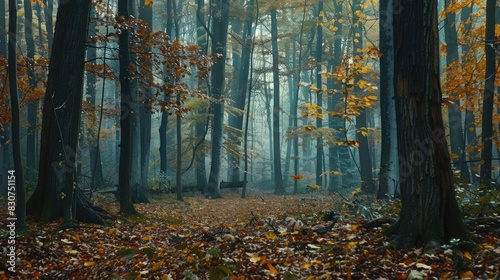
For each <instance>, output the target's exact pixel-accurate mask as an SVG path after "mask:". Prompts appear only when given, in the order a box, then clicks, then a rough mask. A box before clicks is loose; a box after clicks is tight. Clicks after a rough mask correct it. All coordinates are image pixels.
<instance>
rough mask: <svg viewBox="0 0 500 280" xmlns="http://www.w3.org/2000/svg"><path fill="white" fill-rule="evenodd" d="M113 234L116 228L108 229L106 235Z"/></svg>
mask: <svg viewBox="0 0 500 280" xmlns="http://www.w3.org/2000/svg"><path fill="white" fill-rule="evenodd" d="M115 232H116V228H110V229H109V230H108V235H115Z"/></svg>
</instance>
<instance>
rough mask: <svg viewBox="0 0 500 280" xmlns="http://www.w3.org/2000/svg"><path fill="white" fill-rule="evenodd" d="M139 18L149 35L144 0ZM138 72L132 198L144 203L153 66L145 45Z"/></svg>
mask: <svg viewBox="0 0 500 280" xmlns="http://www.w3.org/2000/svg"><path fill="white" fill-rule="evenodd" d="M139 5H140V6H139V19H141V20H143V21H144V22H145V23H147V25H148V26H149V28H147V29H146V30H147V32H148V35H149V36H150V35H151V33H152V29H153V7H152V6H151V5H146V2H145V1H140V3H139ZM139 63H140V70H139V71H140V72H142V75H141V76H142V77H143V79H144V80H145V81H147V83H146V84H144V83H143V84H141V86H140V87H139V94H138V97H139V99H140V101H139V122H140V137H137V138H140V141H141V144H140V150H141V156H140V184H139V186H138V188H137V189H135V190H134V193H135V194H134V195H133V200H134V202H141V203H145V202H148V199H147V197H146V190H147V186H148V175H149V154H150V148H151V115H152V112H151V109H150V107H151V103H152V99H153V98H152V92H151V87H150V85H151V84H153V68H152V66H153V65H152V64H153V62H152V57H151V48H149V47H146V48H145V49H144V50H143V53H142V54H141V56H140V58H139Z"/></svg>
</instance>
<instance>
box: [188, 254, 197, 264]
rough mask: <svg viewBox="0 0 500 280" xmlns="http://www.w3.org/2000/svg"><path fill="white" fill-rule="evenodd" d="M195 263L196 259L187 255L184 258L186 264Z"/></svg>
mask: <svg viewBox="0 0 500 280" xmlns="http://www.w3.org/2000/svg"><path fill="white" fill-rule="evenodd" d="M195 261H196V257H195V256H193V255H189V256H187V257H186V262H187V263H194V262H195Z"/></svg>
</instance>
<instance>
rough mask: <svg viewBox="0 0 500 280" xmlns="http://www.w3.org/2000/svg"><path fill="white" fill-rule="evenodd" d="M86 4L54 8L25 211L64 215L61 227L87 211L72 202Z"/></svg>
mask: <svg viewBox="0 0 500 280" xmlns="http://www.w3.org/2000/svg"><path fill="white" fill-rule="evenodd" d="M90 4H91V1H88V0H85V1H68V2H64V3H62V4H61V5H60V7H59V9H58V12H57V21H56V31H55V33H54V44H53V47H52V55H51V60H50V65H49V76H48V82H47V91H46V94H45V99H44V105H43V119H42V135H41V145H40V162H39V172H38V185H37V188H36V189H35V192H34V194H33V195H32V196H31V198H30V200H29V201H28V210H29V213H30V214H32V215H34V216H35V218H36V220H38V221H40V222H49V221H53V220H56V219H57V218H59V217H61V215H62V216H63V218H64V225H63V226H71V224H72V221H73V219H74V218H75V216H76V215H75V214H76V213H75V211H74V210H75V209H76V210H77V212H78V211H87V210H88V209H85V210H84V208H85V207H86V204H85V203H86V202H87V201H84V200H83V199H82V200H77V201H76V204H75V201H74V199H73V196H74V191H75V189H76V187H77V185H76V177H75V174H76V170H75V168H76V151H77V144H78V135H79V128H80V120H81V103H82V96H83V74H84V64H85V41H86V37H87V27H88V21H89V12H90ZM88 203H90V202H88ZM96 219H97V220H99V221H100V222H101V223H104V221H102V220H101V219H100V218H96Z"/></svg>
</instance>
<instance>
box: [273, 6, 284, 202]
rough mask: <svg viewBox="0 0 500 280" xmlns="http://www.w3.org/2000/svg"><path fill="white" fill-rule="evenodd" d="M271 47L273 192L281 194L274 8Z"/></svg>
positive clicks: (276, 41) (282, 189) (276, 35)
mask: <svg viewBox="0 0 500 280" xmlns="http://www.w3.org/2000/svg"><path fill="white" fill-rule="evenodd" d="M271 45H272V57H273V84H274V88H273V89H274V93H273V153H274V192H275V193H276V194H283V193H285V192H286V190H285V186H284V185H283V175H282V173H281V144H280V143H281V141H280V139H281V138H280V137H281V136H280V115H281V107H280V81H279V65H278V21H277V19H276V8H273V9H271Z"/></svg>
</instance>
